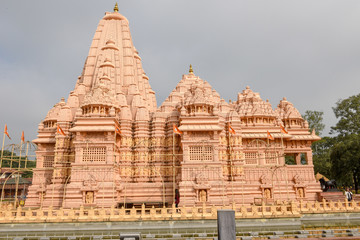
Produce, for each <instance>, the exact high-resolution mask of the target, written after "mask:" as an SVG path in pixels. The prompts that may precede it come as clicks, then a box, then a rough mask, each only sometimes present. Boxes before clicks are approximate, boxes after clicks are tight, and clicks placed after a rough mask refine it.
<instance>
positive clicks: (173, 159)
mask: <svg viewBox="0 0 360 240" xmlns="http://www.w3.org/2000/svg"><path fill="white" fill-rule="evenodd" d="M172 165H173V202H174V201H175V132H174V129H173V156H172Z"/></svg>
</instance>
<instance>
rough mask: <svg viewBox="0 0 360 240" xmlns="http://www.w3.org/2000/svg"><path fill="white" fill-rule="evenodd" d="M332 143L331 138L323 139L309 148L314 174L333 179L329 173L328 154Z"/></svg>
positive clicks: (330, 172)
mask: <svg viewBox="0 0 360 240" xmlns="http://www.w3.org/2000/svg"><path fill="white" fill-rule="evenodd" d="M334 142H335V139H334V138H332V137H323V138H322V139H321V140H319V141H317V142H314V143H313V144H312V146H311V148H312V150H313V163H314V172H315V173H321V174H322V175H324V176H326V177H328V178H334V175H333V173H332V171H331V166H332V164H331V159H330V152H331V148H332V146H333V145H334Z"/></svg>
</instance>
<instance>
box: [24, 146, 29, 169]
mask: <svg viewBox="0 0 360 240" xmlns="http://www.w3.org/2000/svg"><path fill="white" fill-rule="evenodd" d="M28 153H29V141H27V142H26V154H25V166H24V167H25V168H26V167H27V162H28Z"/></svg>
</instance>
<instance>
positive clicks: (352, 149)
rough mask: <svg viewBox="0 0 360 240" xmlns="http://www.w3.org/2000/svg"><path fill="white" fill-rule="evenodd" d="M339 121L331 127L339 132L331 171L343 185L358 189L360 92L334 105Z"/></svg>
mask: <svg viewBox="0 0 360 240" xmlns="http://www.w3.org/2000/svg"><path fill="white" fill-rule="evenodd" d="M333 111H334V113H335V116H336V118H338V119H339V121H338V122H337V123H336V125H335V126H334V127H331V131H330V133H331V134H337V136H336V137H335V139H336V142H335V144H334V146H333V147H332V148H331V155H330V160H331V164H332V167H331V171H332V173H333V175H335V178H336V179H337V180H338V181H339V182H340V184H343V185H348V186H349V185H353V184H354V186H355V190H356V191H358V185H359V178H360V135H359V134H360V94H358V95H355V96H351V97H349V98H346V99H343V100H339V101H338V102H337V103H336V106H335V107H333Z"/></svg>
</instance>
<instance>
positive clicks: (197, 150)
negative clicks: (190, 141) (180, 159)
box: [189, 146, 214, 161]
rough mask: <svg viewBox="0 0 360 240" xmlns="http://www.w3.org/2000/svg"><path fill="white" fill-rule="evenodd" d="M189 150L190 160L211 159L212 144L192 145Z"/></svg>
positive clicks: (212, 154)
mask: <svg viewBox="0 0 360 240" xmlns="http://www.w3.org/2000/svg"><path fill="white" fill-rule="evenodd" d="M189 152H190V160H191V161H212V160H213V156H214V153H213V147H212V146H192V147H190V148H189Z"/></svg>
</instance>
